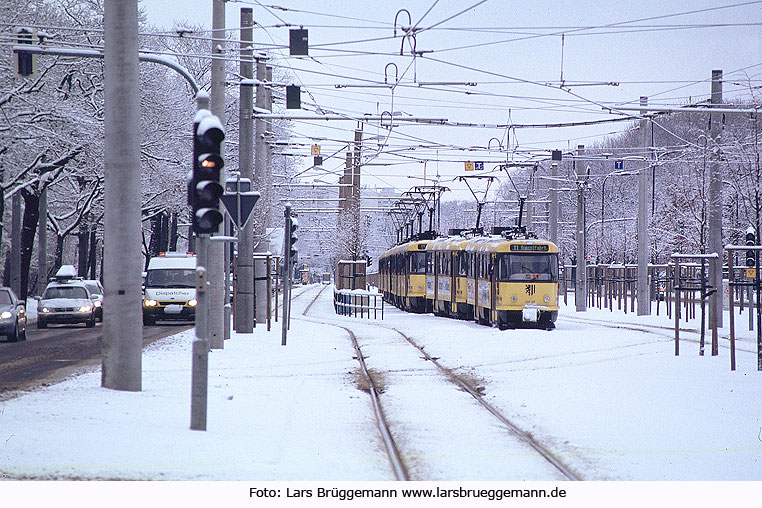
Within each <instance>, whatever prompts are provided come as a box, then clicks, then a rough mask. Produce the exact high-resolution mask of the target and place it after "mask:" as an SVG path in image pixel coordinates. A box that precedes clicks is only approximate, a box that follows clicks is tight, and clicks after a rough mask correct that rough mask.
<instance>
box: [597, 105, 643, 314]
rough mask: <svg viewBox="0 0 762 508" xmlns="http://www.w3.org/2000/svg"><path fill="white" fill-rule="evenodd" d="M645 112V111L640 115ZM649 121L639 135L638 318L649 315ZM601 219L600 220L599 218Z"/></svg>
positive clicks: (641, 128)
mask: <svg viewBox="0 0 762 508" xmlns="http://www.w3.org/2000/svg"><path fill="white" fill-rule="evenodd" d="M640 105H641V106H648V97H641V98H640ZM646 112H647V110H646V109H644V110H643V111H642V114H645V113H646ZM649 124H650V121H649V120H648V119H647V118H643V119H642V120H641V121H640V135H641V136H642V144H643V149H644V150H645V151H646V152H647V154H646V155H645V157H644V159H645V161H646V162H648V163H649V164H648V167H646V165H644V167H643V168H641V170H640V173H639V174H638V316H647V315H649V314H651V294H650V291H649V290H648V243H649V238H648V202H647V201H648V189H650V185H649V183H650V182H649V180H650V178H649V177H650V176H651V171H650V170H651V167H650V161H651V156H650V153H651V149H650V147H651V135H650V132H649V129H648V127H649ZM601 219H602V218H601Z"/></svg>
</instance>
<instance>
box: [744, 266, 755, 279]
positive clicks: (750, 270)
mask: <svg viewBox="0 0 762 508" xmlns="http://www.w3.org/2000/svg"><path fill="white" fill-rule="evenodd" d="M746 278H747V279H756V278H757V269H756V268H747V269H746Z"/></svg>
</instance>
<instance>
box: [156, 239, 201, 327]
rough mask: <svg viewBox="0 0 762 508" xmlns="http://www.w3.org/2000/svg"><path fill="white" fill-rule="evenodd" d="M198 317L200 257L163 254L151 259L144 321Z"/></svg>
mask: <svg viewBox="0 0 762 508" xmlns="http://www.w3.org/2000/svg"><path fill="white" fill-rule="evenodd" d="M195 316H196V256H194V255H193V254H181V253H178V252H167V253H161V254H159V255H158V256H157V257H153V258H151V260H150V261H149V262H148V271H147V272H146V276H145V282H144V284H143V324H144V325H154V324H156V321H158V320H162V319H187V320H193V319H195Z"/></svg>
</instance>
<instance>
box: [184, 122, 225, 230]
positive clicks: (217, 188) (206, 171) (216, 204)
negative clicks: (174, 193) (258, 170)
mask: <svg viewBox="0 0 762 508" xmlns="http://www.w3.org/2000/svg"><path fill="white" fill-rule="evenodd" d="M196 120H197V122H195V123H194V130H193V132H194V135H193V179H192V180H191V185H190V188H189V192H190V194H189V196H188V201H189V202H190V203H191V204H192V206H193V231H194V232H196V233H197V234H201V233H216V232H217V229H218V228H219V225H220V223H221V222H222V213H220V210H219V208H220V196H222V193H223V192H224V189H223V188H222V184H220V172H221V170H222V168H223V166H224V165H225V161H224V160H223V159H222V156H221V149H222V141H223V140H224V139H225V131H224V130H223V128H222V124H221V123H220V121H219V119H218V118H217V117H216V116H214V115H212V114H209V113H208V112H207V114H199V115H197V117H196Z"/></svg>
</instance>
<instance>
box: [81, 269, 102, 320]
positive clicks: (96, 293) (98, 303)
mask: <svg viewBox="0 0 762 508" xmlns="http://www.w3.org/2000/svg"><path fill="white" fill-rule="evenodd" d="M82 282H84V283H85V286H87V289H88V291H90V298H91V299H92V301H93V305H95V318H96V319H97V320H98V321H101V322H103V285H102V284H101V281H99V280H92V279H87V280H83V281H82Z"/></svg>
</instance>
